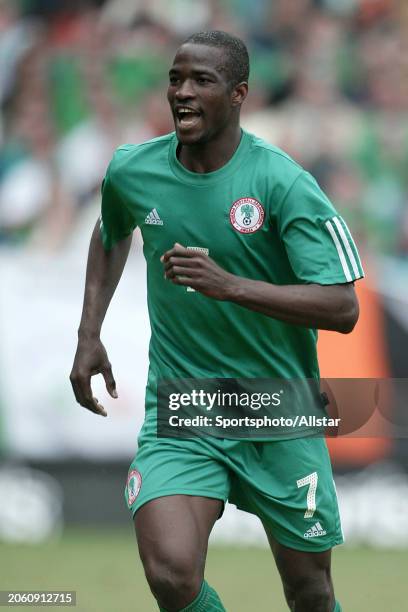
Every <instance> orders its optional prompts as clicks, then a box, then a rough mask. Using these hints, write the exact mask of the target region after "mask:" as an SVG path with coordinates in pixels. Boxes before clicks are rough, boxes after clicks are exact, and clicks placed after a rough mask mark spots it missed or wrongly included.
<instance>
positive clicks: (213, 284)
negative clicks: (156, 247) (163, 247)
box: [160, 242, 238, 300]
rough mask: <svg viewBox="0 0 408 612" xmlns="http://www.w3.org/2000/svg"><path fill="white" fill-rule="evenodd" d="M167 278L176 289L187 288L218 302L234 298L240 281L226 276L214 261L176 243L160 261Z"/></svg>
mask: <svg viewBox="0 0 408 612" xmlns="http://www.w3.org/2000/svg"><path fill="white" fill-rule="evenodd" d="M160 261H161V262H162V263H163V265H164V277H165V278H166V279H167V280H169V281H171V282H172V283H174V284H175V285H184V286H185V287H191V288H192V289H195V290H196V291H199V292H200V293H202V294H203V295H206V296H207V297H211V298H214V299H215V300H228V299H230V298H231V295H232V292H233V290H234V287H235V286H236V284H237V281H238V277H237V276H235V275H234V274H230V273H229V272H226V270H224V269H223V268H221V267H220V266H218V265H217V264H216V263H215V261H214V260H213V259H211V257H209V256H208V255H205V254H204V253H200V252H199V251H193V250H190V249H186V248H185V247H183V246H182V245H181V244H178V243H177V242H176V243H175V245H174V246H173V248H172V249H170V250H169V251H166V253H164V255H162V257H161V258H160Z"/></svg>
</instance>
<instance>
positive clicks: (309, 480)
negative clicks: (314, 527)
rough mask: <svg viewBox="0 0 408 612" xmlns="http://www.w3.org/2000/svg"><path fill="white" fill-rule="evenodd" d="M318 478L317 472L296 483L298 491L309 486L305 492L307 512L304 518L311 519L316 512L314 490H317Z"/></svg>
mask: <svg viewBox="0 0 408 612" xmlns="http://www.w3.org/2000/svg"><path fill="white" fill-rule="evenodd" d="M318 480H319V477H318V475H317V472H313V474H309V476H305V477H304V478H301V479H300V480H297V481H296V484H297V486H298V489H300V487H305V486H306V485H309V490H308V492H307V510H306V512H305V518H311V517H312V516H313V515H314V513H315V512H316V489H317V481H318Z"/></svg>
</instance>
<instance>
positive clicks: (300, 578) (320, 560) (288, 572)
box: [265, 527, 333, 600]
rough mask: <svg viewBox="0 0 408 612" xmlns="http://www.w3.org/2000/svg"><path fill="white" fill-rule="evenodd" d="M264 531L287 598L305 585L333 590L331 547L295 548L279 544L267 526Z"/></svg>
mask: <svg viewBox="0 0 408 612" xmlns="http://www.w3.org/2000/svg"><path fill="white" fill-rule="evenodd" d="M265 531H266V535H267V537H268V541H269V544H270V547H271V550H272V553H273V556H274V558H275V562H276V566H277V568H278V570H279V573H280V576H281V578H282V583H283V586H284V589H285V593H286V596H287V598H288V599H289V600H291V599H295V593H296V592H297V591H299V590H301V589H303V588H304V587H305V586H307V588H308V589H311V588H312V589H313V588H317V589H319V590H322V589H323V590H328V591H329V592H331V593H332V592H333V586H332V581H331V549H328V550H325V551H321V552H306V551H302V550H295V549H293V548H289V547H288V546H284V545H283V544H280V543H279V542H278V541H277V540H276V539H275V538H274V537H273V535H272V534H271V532H270V531H269V530H268V528H267V527H265Z"/></svg>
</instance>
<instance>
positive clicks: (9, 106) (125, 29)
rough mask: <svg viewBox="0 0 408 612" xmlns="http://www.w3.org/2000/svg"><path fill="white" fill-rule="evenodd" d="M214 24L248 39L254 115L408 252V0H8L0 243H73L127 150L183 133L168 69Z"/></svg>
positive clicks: (366, 235)
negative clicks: (112, 163)
mask: <svg viewBox="0 0 408 612" xmlns="http://www.w3.org/2000/svg"><path fill="white" fill-rule="evenodd" d="M204 29H221V30H227V31H229V32H232V33H235V34H237V35H238V36H240V37H242V38H243V39H244V40H245V41H246V42H247V44H248V47H249V51H250V57H251V77H250V89H251V94H250V96H249V98H248V100H247V102H246V103H245V108H244V122H243V123H244V126H245V127H246V128H247V129H249V130H250V131H253V132H255V133H257V134H258V135H260V136H263V137H265V138H267V139H268V140H269V141H271V142H273V143H274V144H276V145H278V146H280V147H282V148H283V149H284V150H286V151H287V152H288V153H289V154H290V155H292V156H293V157H294V158H295V159H296V160H297V161H299V162H300V163H302V164H303V165H304V166H305V167H306V168H307V169H309V170H310V171H311V172H312V173H313V174H314V175H315V176H316V177H317V179H318V181H319V182H320V184H321V186H322V187H323V189H325V190H326V191H327V193H328V194H329V196H330V197H331V198H332V200H333V201H334V202H335V204H336V206H337V207H338V209H339V210H340V211H341V212H342V214H343V215H344V216H345V218H346V219H347V220H348V221H349V223H350V225H352V227H353V233H354V234H355V235H356V238H357V239H358V241H359V244H363V245H364V246H365V247H366V248H368V249H370V250H371V251H372V252H374V253H379V254H382V253H383V254H387V255H393V256H396V257H400V258H407V257H408V205H407V198H408V114H407V109H408V2H406V0H251V1H250V2H248V0H0V247H1V246H2V245H10V244H19V245H22V246H24V247H32V246H33V245H38V246H40V247H41V248H45V249H48V250H51V251H53V250H55V249H62V248H64V246H65V245H66V244H67V240H68V238H69V236H70V235H72V233H73V232H75V228H76V227H77V224H78V223H79V222H80V218H81V213H82V211H83V210H84V208H85V207H87V206H88V205H89V203H90V202H94V201H95V198H96V197H97V194H98V193H99V189H100V184H101V180H102V178H103V175H104V172H105V169H106V166H107V164H108V162H109V160H110V158H111V155H112V152H113V150H114V148H115V147H116V146H118V145H119V144H121V143H124V142H134V143H137V142H141V141H144V140H147V139H149V138H153V137H154V136H157V135H161V134H164V133H166V132H168V131H171V130H172V121H171V117H170V113H169V111H168V108H167V101H166V96H165V92H166V87H167V72H168V68H169V65H170V63H171V60H172V58H173V56H174V52H175V49H176V48H177V46H178V45H179V44H180V42H182V41H183V40H184V39H185V38H186V37H187V36H188V35H189V34H191V33H193V32H195V31H199V30H204Z"/></svg>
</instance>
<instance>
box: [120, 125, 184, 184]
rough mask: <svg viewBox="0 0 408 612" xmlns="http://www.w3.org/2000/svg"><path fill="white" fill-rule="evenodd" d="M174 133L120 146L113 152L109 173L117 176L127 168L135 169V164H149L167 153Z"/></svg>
mask: <svg viewBox="0 0 408 612" xmlns="http://www.w3.org/2000/svg"><path fill="white" fill-rule="evenodd" d="M173 137H174V132H171V133H170V134H165V135H164V136H157V137H156V138H152V139H150V140H146V141H145V142H140V143H138V144H122V145H120V146H119V147H117V149H116V150H115V152H114V154H113V157H112V161H111V162H110V164H109V173H110V175H111V176H112V174H117V173H118V172H119V173H121V172H123V171H125V170H126V168H127V167H128V166H131V167H135V163H147V164H149V163H150V162H151V161H152V160H153V159H154V158H155V157H157V156H158V155H161V154H162V153H163V152H164V151H166V152H167V150H168V147H169V145H170V142H171V141H172V139H173Z"/></svg>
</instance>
